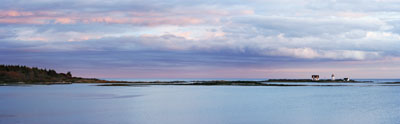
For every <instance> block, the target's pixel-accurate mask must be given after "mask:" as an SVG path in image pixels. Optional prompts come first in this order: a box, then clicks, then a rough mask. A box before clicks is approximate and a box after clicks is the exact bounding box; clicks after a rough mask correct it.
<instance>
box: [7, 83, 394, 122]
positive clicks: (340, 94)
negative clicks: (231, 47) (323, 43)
mask: <svg viewBox="0 0 400 124" xmlns="http://www.w3.org/2000/svg"><path fill="white" fill-rule="evenodd" d="M399 111H400V87H399V86H380V85H368V86H364V85H354V86H329V87H327V86H301V87H276V86H272V87H271V86H172V85H162V86H161V85H151V86H142V87H101V86H95V85H93V84H72V85H32V86H2V87H0V123H1V124H13V123H21V124H25V123H29V124H72V123H79V124H93V123H96V124H110V123H132V124H243V123H251V124H265V123H273V124H287V123H296V124H302V123H305V124H309V123H315V124H321V123H323V124H338V123H345V124H353V123H362V124H383V123H384V124H396V123H400V113H399Z"/></svg>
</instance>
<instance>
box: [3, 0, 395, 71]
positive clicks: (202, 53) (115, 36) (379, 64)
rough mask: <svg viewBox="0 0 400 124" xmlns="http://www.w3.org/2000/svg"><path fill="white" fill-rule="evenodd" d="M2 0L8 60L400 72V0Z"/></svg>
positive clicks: (87, 67) (63, 66)
mask: <svg viewBox="0 0 400 124" xmlns="http://www.w3.org/2000/svg"><path fill="white" fill-rule="evenodd" d="M0 3H1V4H0V64H13V65H15V64H19V65H27V66H35V67H41V68H51V69H55V70H57V71H58V72H67V71H71V72H72V74H73V75H74V76H81V77H94V78H311V75H312V74H319V75H320V76H321V77H322V78H329V77H330V75H331V74H335V75H336V76H337V77H338V78H343V77H350V78H400V50H399V49H400V7H399V6H400V1H399V0H145V1H143V0H107V1H105V0H0Z"/></svg>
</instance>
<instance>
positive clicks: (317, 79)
mask: <svg viewBox="0 0 400 124" xmlns="http://www.w3.org/2000/svg"><path fill="white" fill-rule="evenodd" d="M311 78H312V80H313V81H319V75H312V76H311Z"/></svg>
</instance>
